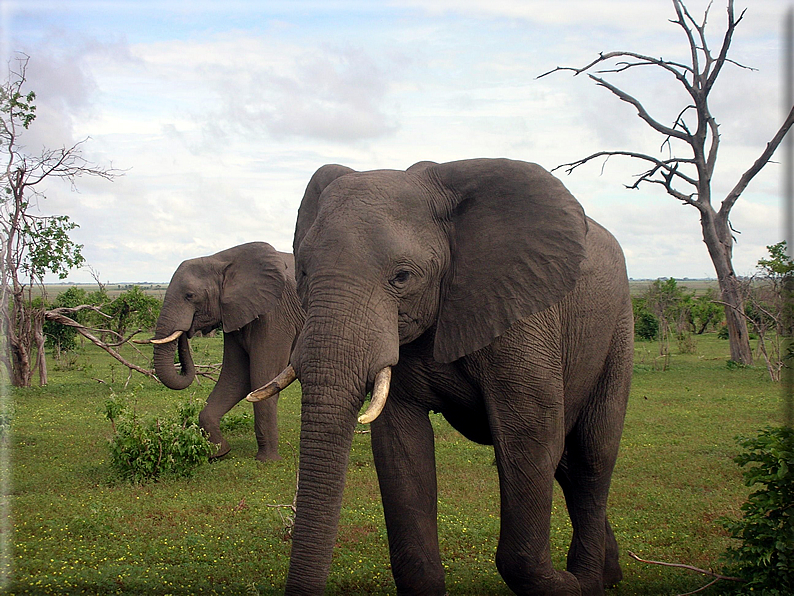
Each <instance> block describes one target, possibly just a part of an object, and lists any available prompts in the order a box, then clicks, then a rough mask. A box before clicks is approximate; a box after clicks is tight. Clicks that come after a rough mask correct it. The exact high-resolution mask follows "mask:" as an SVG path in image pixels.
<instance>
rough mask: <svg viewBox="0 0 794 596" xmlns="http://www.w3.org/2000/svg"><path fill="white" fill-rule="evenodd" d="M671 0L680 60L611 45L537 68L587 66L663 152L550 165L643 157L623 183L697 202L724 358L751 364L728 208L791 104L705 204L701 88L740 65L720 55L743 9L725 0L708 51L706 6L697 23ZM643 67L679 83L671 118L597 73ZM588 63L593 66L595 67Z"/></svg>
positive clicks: (706, 128) (792, 114) (712, 137)
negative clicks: (589, 56) (751, 158)
mask: <svg viewBox="0 0 794 596" xmlns="http://www.w3.org/2000/svg"><path fill="white" fill-rule="evenodd" d="M672 2H673V7H674V9H675V14H676V18H675V20H671V22H672V23H674V24H676V25H678V26H679V27H680V28H681V30H682V31H683V33H684V35H685V37H686V40H687V44H688V49H689V59H688V61H682V62H678V61H674V60H665V59H663V58H654V57H652V56H646V55H644V54H639V53H636V52H629V51H614V52H607V53H601V54H599V56H598V58H596V59H595V60H593V61H592V62H590V63H589V64H587V65H585V66H583V67H581V68H572V67H557V68H555V69H554V70H551V71H549V72H547V73H544V74H542V75H540V76H541V77H543V76H546V75H549V74H551V73H553V72H557V71H573V73H574V75H579V74H581V73H587V75H588V77H589V78H590V79H591V80H592V81H593V82H595V84H596V85H597V86H599V87H604V88H605V89H607V90H609V91H610V92H611V93H612V94H614V95H615V96H616V97H617V98H618V99H619V100H621V101H624V102H626V103H628V104H630V105H631V106H633V107H634V108H635V109H636V110H637V115H638V116H639V117H640V118H641V119H642V120H643V121H644V122H645V123H646V124H647V125H648V126H650V127H651V128H652V129H653V130H654V131H656V132H657V133H659V134H660V135H661V136H662V137H663V138H664V140H663V142H662V144H661V147H660V154H664V153H665V151H666V154H667V156H666V157H656V156H653V155H648V154H645V153H640V152H635V151H599V152H597V153H593V154H592V155H588V156H587V157H584V158H582V159H579V160H577V161H574V162H571V163H566V164H562V165H560V166H558V167H557V168H555V169H559V168H565V171H566V172H567V173H569V174H570V173H571V172H572V171H573V170H574V169H576V168H578V167H579V166H582V165H584V164H586V163H588V162H590V161H592V160H595V159H599V158H604V160H605V161H606V160H608V159H609V158H610V157H615V156H621V157H629V158H631V159H634V160H639V161H641V162H644V163H646V164H647V166H648V169H647V170H645V171H644V172H642V173H641V174H639V175H638V176H637V179H636V180H635V181H634V183H632V184H630V185H627V186H626V188H629V189H637V188H638V187H639V186H640V185H641V184H657V185H659V186H661V187H662V188H664V190H665V191H666V192H667V194H669V195H671V196H672V197H674V198H675V199H677V200H679V201H681V202H682V203H683V204H685V205H690V206H692V207H694V208H695V209H697V211H698V214H699V216H700V223H701V228H702V233H703V241H704V242H705V244H706V247H707V248H708V252H709V256H710V257H711V261H712V263H713V264H714V269H715V270H716V273H717V280H718V282H719V286H720V291H721V294H722V296H721V301H722V302H723V303H724V305H725V318H726V322H727V326H728V333H729V338H730V349H731V359H732V360H734V361H735V362H738V363H741V364H752V351H751V349H750V341H749V336H748V333H747V324H746V322H745V319H744V317H743V316H742V313H743V312H744V303H743V301H742V295H741V291H740V284H739V280H738V279H737V277H736V273H735V272H734V269H733V261H732V255H733V243H734V238H733V233H732V229H731V224H730V213H731V209H732V208H733V206H734V205H735V204H736V201H737V200H738V199H739V197H740V196H741V194H742V192H744V190H745V189H746V188H747V186H748V184H750V181H751V180H752V179H753V178H754V177H755V176H756V174H758V172H760V171H761V169H762V168H763V167H764V166H765V165H766V164H767V163H768V162H769V160H770V158H771V157H772V155H773V154H774V153H775V150H776V149H777V148H778V146H779V145H780V143H781V141H782V140H783V137H784V136H785V135H786V133H787V132H788V130H789V128H791V126H792V123H794V106H792V107H791V110H790V111H789V112H788V115H787V116H786V118H785V120H784V122H783V124H782V125H781V126H780V128H779V129H778V131H777V133H776V134H775V135H774V137H773V138H772V140H771V141H769V142H768V143H767V145H766V147H765V148H764V149H763V151H761V154H760V155H759V157H758V158H757V159H756V160H755V162H754V163H753V164H752V165H751V166H750V167H749V168H748V169H747V171H745V172H744V174H742V175H741V176H740V178H739V180H738V181H737V182H736V184H735V185H734V187H733V188H732V189H731V191H730V192H729V193H728V194H727V195H726V196H725V197H724V198H723V199H722V202H721V203H720V205H719V208H716V207H715V206H714V205H713V204H712V186H711V183H712V178H713V175H714V168H715V165H716V163H717V151H718V148H719V145H720V134H719V125H718V123H717V120H716V119H715V118H714V116H713V115H712V113H711V109H710V107H709V94H710V93H711V90H712V89H713V87H714V83H715V82H716V80H717V77H718V76H719V74H720V72H721V71H722V69H723V67H724V66H725V65H726V64H730V65H733V66H736V67H739V68H748V67H746V66H743V65H741V64H739V63H738V62H735V61H734V60H731V59H730V58H728V50H729V48H730V45H731V40H732V38H733V34H734V31H735V29H736V27H737V25H738V24H739V23H740V22H741V20H742V18H743V17H744V14H745V12H746V11H742V13H741V14H740V15H739V17H738V18H736V17H735V13H734V3H733V0H728V6H727V14H728V21H727V28H726V31H725V35H724V36H723V39H722V44H721V46H720V48H719V51H718V53H717V54H716V55H714V53H713V52H712V50H711V48H710V47H709V44H708V40H707V38H706V21H707V19H708V13H709V11H708V9H706V11H705V14H704V16H703V20H702V22H698V21H696V20H695V19H694V18H693V17H692V15H691V14H690V13H689V11H688V9H687V7H686V6H685V5H684V2H682V0H672ZM643 67H652V68H657V69H662V70H663V71H665V72H667V73H669V74H670V75H672V76H673V77H674V78H675V80H676V81H677V82H678V84H680V85H681V86H683V88H684V89H685V91H686V93H687V95H688V96H689V98H690V99H691V103H688V104H687V105H685V106H684V107H683V108H682V109H681V110H680V111H679V112H678V115H677V116H676V118H675V119H674V120H673V123H672V125H667V124H664V123H662V122H660V121H659V120H657V119H656V118H654V117H653V116H651V114H650V113H649V111H648V110H647V109H646V108H645V106H644V105H643V103H642V102H640V100H638V99H637V98H635V97H634V96H632V95H630V94H628V93H626V92H625V91H623V90H622V89H620V88H619V87H617V86H615V85H614V84H612V83H610V82H608V81H606V80H605V79H604V78H603V77H602V76H597V75H602V74H606V73H613V74H614V73H623V72H627V71H631V70H634V69H637V68H643ZM596 68H600V69H601V70H596ZM593 72H595V74H593ZM538 78H540V77H538ZM693 119H694V123H693ZM674 146H675V149H676V150H677V149H679V148H680V149H682V150H683V151H684V152H686V153H688V155H684V156H679V155H678V154H676V153H675V151H674Z"/></svg>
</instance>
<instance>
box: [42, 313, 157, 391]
mask: <svg viewBox="0 0 794 596" xmlns="http://www.w3.org/2000/svg"><path fill="white" fill-rule="evenodd" d="M59 310H60V309H54V310H48V311H46V312H45V313H44V318H45V319H47V320H48V321H53V322H55V323H60V324H61V325H66V326H67V327H72V328H74V329H75V330H76V331H77V332H78V333H79V334H80V335H82V336H83V337H85V338H86V339H87V340H88V341H90V342H91V343H93V344H94V345H97V346H99V347H100V348H102V349H103V350H105V351H106V352H107V353H108V354H110V355H111V356H113V358H115V359H116V360H118V361H119V362H121V363H122V364H123V365H124V366H126V367H127V368H129V369H130V370H135V371H137V372H139V373H141V374H142V375H146V376H147V377H149V378H150V379H155V380H159V379H157V376H156V375H155V374H154V371H153V370H149V369H146V368H142V367H140V366H138V365H137V364H133V363H132V362H130V361H128V360H126V359H125V358H124V357H123V356H122V355H121V354H119V353H118V352H116V350H114V349H113V348H112V347H111V346H110V345H108V344H107V343H105V342H103V341H102V340H101V339H99V338H98V337H96V336H95V335H94V334H92V333H91V331H90V330H89V328H88V327H86V326H85V325H82V324H80V323H78V322H77V321H75V320H74V319H70V318H69V317H67V316H66V315H64V314H61V312H59Z"/></svg>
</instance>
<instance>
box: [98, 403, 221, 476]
mask: <svg viewBox="0 0 794 596" xmlns="http://www.w3.org/2000/svg"><path fill="white" fill-rule="evenodd" d="M200 409H201V406H200V404H198V403H197V402H195V401H192V400H188V401H185V402H182V403H180V404H179V405H178V406H177V408H176V412H175V413H174V414H173V415H171V416H170V417H160V416H149V415H145V416H139V415H138V414H137V413H136V412H135V410H134V408H133V409H132V410H131V409H130V408H129V407H128V405H127V403H126V402H125V401H123V400H119V399H118V398H116V397H115V396H113V397H111V398H110V399H108V400H107V401H106V402H105V417H106V418H107V419H108V420H110V422H111V424H112V425H113V438H111V439H110V465H111V468H112V469H113V471H114V472H116V473H117V474H118V475H119V476H120V477H121V478H123V479H124V480H129V481H131V482H134V483H136V484H141V483H144V482H148V481H152V480H157V479H158V478H160V477H163V476H178V477H190V476H192V475H193V473H194V472H195V470H196V468H197V467H198V466H200V465H201V464H203V463H205V462H206V461H207V458H208V457H209V456H210V455H212V453H213V452H214V451H215V449H216V446H215V445H213V444H212V443H210V442H209V440H208V438H207V435H206V434H205V433H204V431H203V430H201V429H200V428H199V426H198V413H199V411H200Z"/></svg>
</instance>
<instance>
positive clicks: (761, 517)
mask: <svg viewBox="0 0 794 596" xmlns="http://www.w3.org/2000/svg"><path fill="white" fill-rule="evenodd" d="M739 444H740V445H741V446H742V447H744V448H745V450H746V451H745V452H744V453H740V454H739V455H737V456H736V457H735V458H734V461H735V462H736V463H737V464H739V466H740V467H744V466H746V465H748V464H756V465H754V466H752V467H749V468H747V469H746V470H745V471H744V473H743V475H744V482H745V484H746V485H747V486H755V485H756V484H759V485H761V488H759V489H758V490H756V491H755V492H753V493H751V494H750V496H749V497H748V498H747V501H746V502H745V503H744V505H742V511H743V516H742V518H741V519H739V520H731V519H725V518H723V519H722V520H721V521H722V525H723V526H724V527H725V529H726V530H727V531H728V533H729V534H730V536H731V537H732V538H735V539H736V540H739V541H740V542H741V543H740V544H739V545H738V546H731V547H729V548H728V550H727V551H726V553H725V556H724V558H725V559H726V561H727V562H728V563H729V564H730V565H731V566H732V569H731V571H732V573H733V574H735V575H738V576H739V577H741V578H742V579H744V580H745V583H744V584H742V585H741V586H740V587H739V589H738V593H739V594H756V595H762V596H782V595H783V594H792V593H794V569H792V564H794V430H793V429H791V428H789V427H775V428H772V427H767V428H766V429H764V430H762V431H761V432H760V433H759V434H758V436H757V437H756V438H740V439H739Z"/></svg>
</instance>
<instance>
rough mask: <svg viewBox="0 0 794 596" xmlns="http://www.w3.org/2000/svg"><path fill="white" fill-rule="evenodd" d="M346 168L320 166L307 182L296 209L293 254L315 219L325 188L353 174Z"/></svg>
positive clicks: (334, 165) (335, 165) (331, 165)
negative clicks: (296, 217) (298, 206)
mask: <svg viewBox="0 0 794 596" xmlns="http://www.w3.org/2000/svg"><path fill="white" fill-rule="evenodd" d="M354 171H355V170H352V169H350V168H348V167H346V166H340V165H337V164H328V165H324V166H322V167H321V168H320V169H319V170H317V171H316V172H315V173H314V175H313V176H312V178H311V180H309V184H308V185H307V186H306V192H304V193H303V199H302V200H301V206H300V208H299V209H298V220H297V222H296V223H295V238H294V240H293V242H292V252H293V254H296V255H297V254H298V247H299V246H300V245H301V242H303V238H304V237H305V236H306V233H307V232H308V231H309V228H311V227H312V224H313V223H314V220H315V218H316V217H317V209H318V208H319V199H320V195H321V194H322V192H323V191H324V190H325V188H326V187H327V186H328V185H329V184H331V182H333V181H334V180H336V179H337V178H339V177H340V176H344V175H345V174H350V173H351V172H354Z"/></svg>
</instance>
